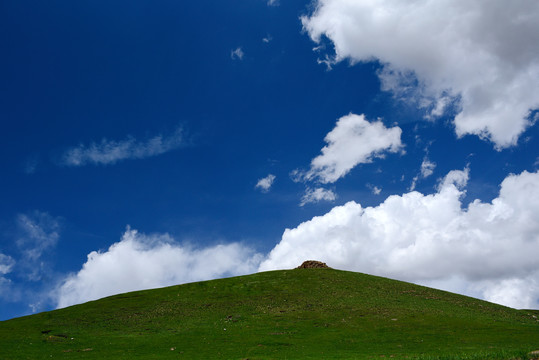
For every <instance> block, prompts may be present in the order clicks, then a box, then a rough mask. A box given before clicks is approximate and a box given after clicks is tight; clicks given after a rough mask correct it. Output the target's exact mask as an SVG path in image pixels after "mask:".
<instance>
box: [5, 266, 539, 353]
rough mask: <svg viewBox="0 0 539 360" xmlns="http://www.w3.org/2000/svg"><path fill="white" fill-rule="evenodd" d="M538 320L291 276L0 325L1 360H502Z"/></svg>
mask: <svg viewBox="0 0 539 360" xmlns="http://www.w3.org/2000/svg"><path fill="white" fill-rule="evenodd" d="M537 317H539V312H537V311H517V310H513V309H510V308H506V307H503V306H499V305H494V304H491V303H487V302H484V301H480V300H476V299H472V298H467V297H464V296H459V295H455V294H451V293H447V292H443V291H437V290H433V289H429V288H425V287H420V286H416V285H412V284H408V283H404V282H399V281H394V280H389V279H385V278H379V277H375V276H369V275H364V274H358V273H352V272H346V271H338V270H332V269H298V270H288V271H273V272H266V273H258V274H254V275H248V276H242V277H236V278H229V279H221V280H214V281H206V282H200V283H193V284H186V285H180V286H173V287H168V288H163V289H157V290H150V291H139V292H133V293H128V294H123V295H117V296H112V297H109V298H105V299H102V300H98V301H93V302H89V303H86V304H82V305H77V306H72V307H70V308H66V309H61V310H56V311H52V312H47V313H41V314H37V315H32V316H27V317H23V318H17V319H13V320H9V321H4V322H0V359H3V360H4V359H51V358H60V359H136V358H140V359H371V358H372V359H374V358H376V359H380V358H383V357H386V358H390V357H393V358H413V357H420V358H423V359H431V358H432V359H434V358H442V359H452V358H457V359H509V358H516V357H520V358H529V357H531V356H532V355H527V354H528V353H529V352H530V351H533V350H539V321H538V319H537Z"/></svg>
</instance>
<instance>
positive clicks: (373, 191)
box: [367, 184, 382, 195]
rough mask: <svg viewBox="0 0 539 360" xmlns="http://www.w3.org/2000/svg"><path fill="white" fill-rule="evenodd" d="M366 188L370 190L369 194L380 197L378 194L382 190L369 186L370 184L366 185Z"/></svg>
mask: <svg viewBox="0 0 539 360" xmlns="http://www.w3.org/2000/svg"><path fill="white" fill-rule="evenodd" d="M367 187H368V188H369V189H371V192H372V193H373V194H374V195H380V193H381V192H382V189H381V188H379V187H378V186H375V185H371V184H367Z"/></svg>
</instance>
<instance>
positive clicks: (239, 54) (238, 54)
mask: <svg viewBox="0 0 539 360" xmlns="http://www.w3.org/2000/svg"><path fill="white" fill-rule="evenodd" d="M244 55H245V54H244V52H243V50H242V49H241V47H238V48H236V49H234V50H232V51H230V58H231V59H232V60H243V56H244Z"/></svg>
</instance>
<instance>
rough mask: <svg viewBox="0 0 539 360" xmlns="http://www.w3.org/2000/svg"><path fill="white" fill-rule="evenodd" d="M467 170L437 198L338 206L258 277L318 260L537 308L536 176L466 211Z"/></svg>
mask: <svg viewBox="0 0 539 360" xmlns="http://www.w3.org/2000/svg"><path fill="white" fill-rule="evenodd" d="M468 177H469V174H468V170H464V171H459V170H456V171H451V172H450V173H449V174H448V175H447V176H446V177H445V178H444V179H443V180H442V181H441V182H440V185H439V187H438V190H437V192H436V193H434V194H430V195H425V194H421V193H419V192H415V191H413V192H409V193H405V194H403V195H402V196H396V195H393V196H390V197H388V198H387V199H386V200H385V201H384V202H383V203H381V204H380V205H379V206H376V207H367V208H364V207H362V206H361V205H360V204H358V203H356V202H353V201H352V202H348V203H347V204H345V205H343V206H337V207H335V208H333V209H332V210H331V211H330V212H328V213H327V214H325V215H323V216H318V217H314V218H313V219H311V220H309V221H306V222H304V223H302V224H300V225H299V226H297V227H296V228H294V229H286V230H285V232H284V234H283V236H282V239H281V241H280V243H279V244H278V245H277V246H275V248H274V249H273V250H272V251H271V252H270V254H269V255H268V257H267V259H266V260H265V261H264V262H262V264H261V265H260V268H259V270H261V271H265V270H272V269H283V268H293V267H295V266H297V264H300V263H301V262H302V261H303V260H305V259H318V260H321V261H324V262H326V263H328V264H329V265H330V266H333V267H335V268H339V269H347V270H352V271H360V272H366V273H371V274H376V275H381V276H387V277H391V278H396V279H401V280H405V281H411V282H415V283H420V284H425V285H428V286H435V287H438V288H442V289H446V290H450V291H455V292H459V293H464V294H468V295H471V296H476V297H480V298H483V299H486V300H489V301H493V302H498V303H502V304H505V305H508V306H512V307H516V308H539V283H538V281H537V279H539V262H538V261H537V254H539V218H538V217H537V214H539V172H535V173H529V172H526V171H524V172H523V173H521V174H519V175H509V176H508V177H506V178H505V180H504V181H503V182H502V184H501V186H500V192H499V195H498V197H497V198H495V199H494V200H492V202H490V203H483V202H481V201H480V200H475V201H473V202H471V203H470V204H469V205H468V206H467V207H466V208H464V207H463V204H462V201H461V200H462V197H463V195H464V193H465V186H466V183H467V181H468Z"/></svg>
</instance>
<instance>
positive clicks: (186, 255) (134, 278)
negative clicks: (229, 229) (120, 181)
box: [55, 229, 262, 308]
mask: <svg viewBox="0 0 539 360" xmlns="http://www.w3.org/2000/svg"><path fill="white" fill-rule="evenodd" d="M261 259H262V255H260V254H257V253H255V252H254V251H253V250H251V249H250V248H248V247H246V246H244V245H242V244H240V243H230V244H219V245H215V246H210V247H206V248H201V249H196V248H191V247H189V246H185V245H181V244H179V243H177V242H176V241H175V240H174V239H173V238H172V237H170V236H169V235H167V234H164V235H163V234H154V235H145V234H141V233H139V232H137V231H136V230H132V229H127V230H126V232H125V233H124V234H123V236H122V239H121V240H120V241H119V242H117V243H114V244H113V245H111V246H110V247H109V249H108V250H107V251H103V252H101V251H93V252H91V253H90V254H88V259H87V261H86V263H84V265H83V266H82V269H81V270H79V271H78V272H77V273H76V274H71V275H69V276H68V277H67V278H66V279H64V281H63V282H62V283H61V284H60V286H59V288H58V289H57V291H56V295H55V296H56V299H55V301H56V306H57V307H58V308H62V307H66V306H70V305H74V304H78V303H82V302H86V301H90V300H95V299H99V298H102V297H105V296H110V295H114V294H119V293H124V292H129V291H135V290H143V289H151V288H156V287H164V286H169V285H176V284H182V283H188V282H195V281H202V280H210V279H216V278H221V277H227V276H236V275H244V274H249V273H253V272H255V271H256V269H257V266H258V264H259V263H260V261H261Z"/></svg>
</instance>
